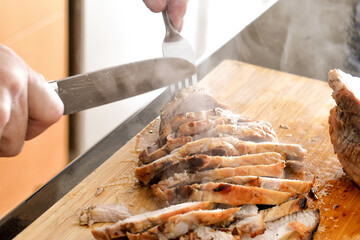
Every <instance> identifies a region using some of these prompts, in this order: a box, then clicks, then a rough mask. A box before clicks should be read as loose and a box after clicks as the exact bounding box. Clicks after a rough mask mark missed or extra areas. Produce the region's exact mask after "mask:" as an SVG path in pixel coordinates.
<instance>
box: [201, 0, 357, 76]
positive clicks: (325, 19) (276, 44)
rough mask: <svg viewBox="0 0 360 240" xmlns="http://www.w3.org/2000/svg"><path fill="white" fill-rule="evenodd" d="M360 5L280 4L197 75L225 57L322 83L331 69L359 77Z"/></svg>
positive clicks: (328, 1)
mask: <svg viewBox="0 0 360 240" xmlns="http://www.w3.org/2000/svg"><path fill="white" fill-rule="evenodd" d="M359 5H360V3H359V0H342V1H336V0H316V1H314V0H301V1H299V0H286V1H285V0H280V1H279V2H278V3H277V4H275V5H274V6H273V7H272V8H271V9H269V10H268V11H267V12H265V13H264V14H263V15H262V16H260V17H259V18H258V19H256V20H255V21H254V22H253V23H252V24H250V25H249V26H248V27H247V28H246V29H244V30H243V31H242V32H240V33H239V34H238V35H237V36H236V37H235V38H234V39H232V40H231V41H230V42H229V43H228V44H227V45H226V46H225V47H224V48H223V49H222V51H221V52H220V51H219V52H217V53H215V54H213V55H212V56H211V57H210V59H207V60H206V61H204V62H202V63H201V64H200V66H199V68H198V69H199V72H200V74H199V75H201V76H203V75H204V74H203V73H207V72H208V71H210V70H211V69H212V68H214V67H215V66H216V65H218V64H219V63H220V62H221V61H222V60H224V59H235V60H240V61H244V62H248V63H252V64H255V65H259V66H263V67H268V68H272V69H276V70H280V71H284V72H290V73H294V74H298V75H301V76H306V77H311V78H315V79H320V80H324V81H326V80H327V73H328V71H329V70H330V69H332V68H340V69H342V70H344V71H346V72H349V73H351V74H353V75H359V73H360V63H359V56H360V36H359V33H360V25H359V24H360V6H359ZM201 72H203V73H201Z"/></svg>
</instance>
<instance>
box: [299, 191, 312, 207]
mask: <svg viewBox="0 0 360 240" xmlns="http://www.w3.org/2000/svg"><path fill="white" fill-rule="evenodd" d="M310 191H311V190H310ZM306 203H307V199H306V198H305V197H303V198H300V199H299V201H298V202H297V204H298V206H299V208H300V209H305V208H306V206H307V205H306Z"/></svg>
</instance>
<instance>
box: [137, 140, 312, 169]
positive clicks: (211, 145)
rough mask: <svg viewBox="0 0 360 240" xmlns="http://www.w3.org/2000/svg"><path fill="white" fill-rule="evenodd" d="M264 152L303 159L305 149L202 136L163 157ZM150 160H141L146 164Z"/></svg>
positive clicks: (292, 145)
mask: <svg viewBox="0 0 360 240" xmlns="http://www.w3.org/2000/svg"><path fill="white" fill-rule="evenodd" d="M264 152H277V153H280V154H284V155H285V156H286V158H287V159H303V158H304V157H305V156H306V150H305V149H303V148H302V147H301V146H300V145H298V144H286V143H274V142H260V143H255V142H249V141H242V140H239V139H236V138H234V137H221V138H203V139H200V140H197V141H193V142H189V143H187V144H185V145H184V146H182V147H180V148H177V149H175V150H174V151H172V152H171V153H170V154H169V155H167V156H164V157H169V158H173V156H174V155H176V156H177V157H186V156H190V155H195V154H206V155H211V156H240V155H245V154H256V153H264ZM150 162H152V161H143V164H148V163H150Z"/></svg>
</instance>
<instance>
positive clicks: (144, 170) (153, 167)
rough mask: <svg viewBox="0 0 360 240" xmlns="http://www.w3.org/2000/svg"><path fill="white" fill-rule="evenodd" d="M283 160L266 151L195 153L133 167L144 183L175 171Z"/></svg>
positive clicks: (193, 170)
mask: <svg viewBox="0 0 360 240" xmlns="http://www.w3.org/2000/svg"><path fill="white" fill-rule="evenodd" d="M282 161H285V157H284V156H282V155H281V154H279V153H275V152H267V153H259V154H249V155H242V156H232V157H226V156H208V155H204V154H195V155H193V156H187V157H179V158H166V157H165V158H160V159H158V160H156V161H153V162H151V163H149V164H146V165H142V166H140V167H137V168H136V169H135V176H136V177H137V179H139V181H141V182H142V183H144V184H149V183H153V182H156V181H157V180H158V179H161V178H162V179H164V178H168V177H170V176H172V175H174V174H175V173H181V172H184V171H187V172H190V173H192V172H195V171H203V170H209V169H214V168H224V167H238V166H246V165H266V164H274V163H279V162H282Z"/></svg>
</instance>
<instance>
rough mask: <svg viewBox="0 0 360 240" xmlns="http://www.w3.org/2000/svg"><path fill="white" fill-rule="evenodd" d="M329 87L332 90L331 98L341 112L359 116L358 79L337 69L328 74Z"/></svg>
mask: <svg viewBox="0 0 360 240" xmlns="http://www.w3.org/2000/svg"><path fill="white" fill-rule="evenodd" d="M328 83H329V86H330V87H331V88H332V89H333V90H334V91H333V94H332V96H333V98H334V100H335V102H336V104H337V106H338V107H339V108H340V109H341V110H342V111H343V112H349V113H353V114H356V115H358V116H359V115H360V91H359V90H358V89H360V78H358V77H353V76H351V75H350V74H347V73H344V72H343V71H341V70H339V69H334V70H331V71H330V72H329V74H328Z"/></svg>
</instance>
